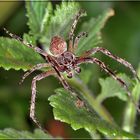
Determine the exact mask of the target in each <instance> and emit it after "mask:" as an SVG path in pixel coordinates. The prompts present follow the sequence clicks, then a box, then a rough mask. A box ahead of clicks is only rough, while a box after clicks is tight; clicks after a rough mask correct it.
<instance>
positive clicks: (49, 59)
mask: <svg viewBox="0 0 140 140" xmlns="http://www.w3.org/2000/svg"><path fill="white" fill-rule="evenodd" d="M47 60H48V61H49V63H50V64H51V65H52V67H53V68H54V70H55V72H56V74H57V77H58V79H59V81H60V82H61V83H62V85H63V87H64V88H65V89H66V90H67V91H70V93H71V94H72V95H74V96H77V95H76V93H75V91H74V90H73V89H72V88H71V87H70V86H69V84H68V83H67V81H66V80H65V79H64V77H63V76H62V75H61V74H60V72H59V69H60V67H59V65H58V64H57V62H56V61H55V59H53V57H51V56H49V55H48V56H47ZM60 71H61V70H60Z"/></svg>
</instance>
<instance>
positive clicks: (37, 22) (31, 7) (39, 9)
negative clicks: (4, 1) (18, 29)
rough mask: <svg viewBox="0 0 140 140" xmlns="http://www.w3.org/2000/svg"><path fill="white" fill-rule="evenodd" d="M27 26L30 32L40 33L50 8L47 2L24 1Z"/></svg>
mask: <svg viewBox="0 0 140 140" xmlns="http://www.w3.org/2000/svg"><path fill="white" fill-rule="evenodd" d="M26 9H27V17H28V26H29V28H30V34H33V35H40V33H41V32H42V31H43V30H44V22H46V21H48V20H49V18H50V16H51V14H49V13H50V12H51V10H52V8H51V4H50V3H49V2H45V1H44V2H43V1H32V0H30V1H26Z"/></svg>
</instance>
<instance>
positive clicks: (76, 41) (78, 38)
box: [72, 32, 88, 53]
mask: <svg viewBox="0 0 140 140" xmlns="http://www.w3.org/2000/svg"><path fill="white" fill-rule="evenodd" d="M87 36H88V33H87V32H81V33H80V34H79V35H78V36H76V38H75V40H74V47H73V50H72V52H73V53H74V52H75V51H76V49H77V47H78V43H79V41H80V39H81V38H82V37H87Z"/></svg>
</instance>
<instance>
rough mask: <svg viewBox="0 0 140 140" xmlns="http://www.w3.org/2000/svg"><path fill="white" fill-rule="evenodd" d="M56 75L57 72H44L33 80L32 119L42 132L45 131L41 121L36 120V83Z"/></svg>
mask: <svg viewBox="0 0 140 140" xmlns="http://www.w3.org/2000/svg"><path fill="white" fill-rule="evenodd" d="M54 74H55V71H54V70H50V71H47V72H43V73H41V74H39V75H37V76H35V77H34V78H33V80H32V86H31V89H32V95H31V105H30V118H31V119H32V120H33V122H34V123H35V124H36V125H37V126H38V127H39V128H40V129H42V130H44V129H43V128H42V127H41V125H40V123H39V121H38V120H37V119H36V116H35V98H36V82H37V81H40V80H41V79H43V78H46V77H48V76H50V75H54Z"/></svg>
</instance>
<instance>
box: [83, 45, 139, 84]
mask: <svg viewBox="0 0 140 140" xmlns="http://www.w3.org/2000/svg"><path fill="white" fill-rule="evenodd" d="M97 52H102V53H103V54H105V55H107V56H109V57H110V58H112V59H114V60H116V61H117V62H119V63H121V64H123V65H124V66H125V67H127V68H129V69H130V71H131V72H132V73H133V75H134V76H135V77H136V78H137V79H138V81H139V82H140V78H139V77H138V75H137V73H136V71H135V69H134V68H133V66H132V65H131V64H130V63H129V62H127V61H125V60H124V59H122V58H120V57H118V56H115V55H113V54H112V53H111V52H110V51H108V50H107V49H105V48H102V47H96V48H93V49H91V50H89V51H86V52H85V53H84V54H83V55H82V57H88V56H89V55H91V54H95V53H97Z"/></svg>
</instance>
